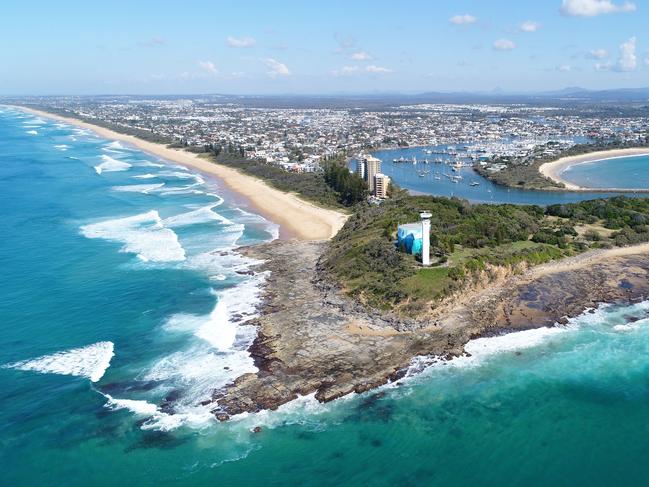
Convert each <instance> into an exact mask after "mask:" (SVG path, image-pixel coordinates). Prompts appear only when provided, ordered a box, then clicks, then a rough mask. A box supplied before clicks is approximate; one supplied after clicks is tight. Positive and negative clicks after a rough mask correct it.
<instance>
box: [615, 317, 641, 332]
mask: <svg viewBox="0 0 649 487" xmlns="http://www.w3.org/2000/svg"><path fill="white" fill-rule="evenodd" d="M648 323H649V318H645V319H643V320H638V321H634V322H633V323H627V324H623V325H615V326H613V330H615V331H633V330H637V329H639V328H641V327H643V326H646V325H647V324H648Z"/></svg>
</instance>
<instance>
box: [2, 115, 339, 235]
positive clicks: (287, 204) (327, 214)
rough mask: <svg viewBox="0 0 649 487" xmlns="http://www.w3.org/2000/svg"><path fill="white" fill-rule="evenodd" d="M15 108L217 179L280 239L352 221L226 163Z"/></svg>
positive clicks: (333, 228) (334, 230)
mask: <svg viewBox="0 0 649 487" xmlns="http://www.w3.org/2000/svg"><path fill="white" fill-rule="evenodd" d="M15 108H18V109H20V110H24V111H27V112H30V113H32V114H34V115H38V116H42V117H47V118H51V119H55V120H59V121H62V122H66V123H69V124H71V125H75V126H77V127H81V128H84V129H88V130H91V131H93V132H94V133H95V134H97V135H99V136H100V137H104V138H106V139H112V140H119V141H121V142H126V143H128V144H130V145H132V146H134V147H136V148H138V149H141V150H143V151H145V152H149V153H151V154H153V155H156V156H158V157H160V158H162V159H166V160H168V161H172V162H174V163H177V164H180V165H183V166H186V167H189V168H192V169H197V170H198V171H200V172H202V173H205V174H208V175H212V176H216V177H217V178H218V179H220V180H221V181H222V182H223V183H224V184H225V186H226V187H227V188H228V189H230V190H231V191H233V192H235V193H237V194H239V195H241V196H243V197H244V198H245V199H246V200H248V201H249V202H250V204H251V206H252V207H253V208H254V210H255V212H257V213H259V214H260V215H262V216H264V217H265V218H267V219H268V220H270V221H272V222H274V223H277V224H279V225H280V236H281V237H283V238H287V237H291V238H297V239H299V240H326V239H329V238H331V237H333V236H334V235H335V234H336V233H338V230H340V229H341V228H342V226H343V225H344V224H345V221H346V220H347V218H348V215H346V214H344V213H343V212H340V211H336V210H331V209H326V208H321V207H319V206H317V205H315V204H313V203H310V202H308V201H305V200H303V199H301V198H299V197H298V196H296V195H295V194H290V193H284V192H282V191H280V190H278V189H275V188H273V187H271V186H270V185H268V184H266V183H265V182H264V181H262V180H260V179H257V178H255V177H252V176H248V175H246V174H243V173H241V172H239V171H238V170H236V169H233V168H230V167H227V166H224V165H222V164H216V163H214V162H211V161H209V160H208V159H206V158H204V157H200V156H199V155H198V154H192V153H190V152H187V151H184V150H181V149H171V148H169V147H167V146H165V145H162V144H157V143H154V142H148V141H146V140H143V139H139V138H137V137H134V136H132V135H126V134H121V133H119V132H115V131H113V130H110V129H107V128H104V127H100V126H97V125H93V124H90V123H87V122H83V121H81V120H78V119H76V118H71V117H63V116H60V115H54V114H51V113H48V112H44V111H41V110H34V109H32V108H26V107H22V106H17V107H15Z"/></svg>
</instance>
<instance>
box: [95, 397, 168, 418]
mask: <svg viewBox="0 0 649 487" xmlns="http://www.w3.org/2000/svg"><path fill="white" fill-rule="evenodd" d="M103 395H104V396H105V397H106V399H108V402H107V403H106V407H108V408H111V409H128V410H129V411H131V412H133V413H135V414H137V415H139V416H152V415H154V414H156V413H158V406H156V405H155V404H151V403H150V402H147V401H142V400H134V399H115V398H114V397H112V396H111V395H110V394H103Z"/></svg>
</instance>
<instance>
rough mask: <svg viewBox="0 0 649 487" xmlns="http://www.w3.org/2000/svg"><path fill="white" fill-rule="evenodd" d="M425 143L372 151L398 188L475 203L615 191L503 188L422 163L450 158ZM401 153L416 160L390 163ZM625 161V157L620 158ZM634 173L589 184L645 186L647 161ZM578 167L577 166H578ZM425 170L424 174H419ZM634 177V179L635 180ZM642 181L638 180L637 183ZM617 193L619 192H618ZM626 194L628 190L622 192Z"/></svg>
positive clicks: (563, 199) (545, 200)
mask: <svg viewBox="0 0 649 487" xmlns="http://www.w3.org/2000/svg"><path fill="white" fill-rule="evenodd" d="M426 149H427V148H425V147H413V148H405V149H390V150H382V151H377V152H376V153H374V154H373V155H374V156H376V157H378V158H379V159H381V161H382V164H381V171H382V172H383V173H385V174H387V175H388V176H390V178H392V179H393V180H394V181H395V182H396V183H397V184H398V185H399V186H401V187H402V188H406V189H410V190H413V191H414V192H417V193H422V194H433V195H436V196H457V197H458V198H464V199H467V200H469V201H472V202H476V203H514V204H533V205H551V204H556V203H570V202H575V201H583V200H590V199H594V198H603V197H607V196H614V195H616V193H601V192H586V191H584V192H561V191H529V190H521V189H514V188H506V187H503V186H499V185H497V184H494V183H492V182H491V181H489V180H488V179H486V178H483V177H482V176H480V175H479V174H477V173H476V172H475V171H474V170H473V169H472V168H471V167H464V168H461V169H460V170H459V171H458V172H454V171H452V169H451V167H450V166H449V165H447V164H433V163H431V164H423V163H422V161H424V160H425V159H426V158H428V159H429V160H433V159H435V158H438V157H441V158H445V159H450V158H449V156H446V155H444V156H438V155H428V154H426V153H425V152H424V150H426ZM433 149H446V146H439V147H433ZM400 157H403V158H405V159H412V158H413V157H416V158H417V160H418V164H416V165H413V164H408V163H394V162H393V160H394V159H399V158H400ZM624 164H625V165H626V164H627V161H626V160H625V161H624ZM633 165H634V167H635V168H636V169H635V171H634V172H635V173H639V174H641V175H642V178H644V179H642V178H640V179H638V178H637V177H636V176H634V172H631V173H629V174H626V175H624V176H623V175H622V174H619V171H618V177H617V179H615V181H616V182H619V184H615V185H611V184H602V185H593V187H600V188H605V187H609V188H611V187H616V188H617V187H619V188H638V187H649V164H645V165H644V166H643V165H642V164H641V163H640V161H634V162H633ZM579 168H580V169H579V170H580V171H581V170H582V169H581V166H579ZM424 171H429V172H428V174H423V172H424ZM614 172H615V171H614V170H612V171H609V170H608V169H606V170H605V172H604V173H602V176H601V180H602V181H605V180H606V179H607V178H609V176H610V175H609V173H614ZM591 174H599V168H598V167H595V166H594V165H593V168H592V172H591ZM450 175H453V176H457V175H459V176H462V179H461V180H459V181H458V182H457V183H454V182H453V181H452V180H451V179H450V178H449V177H448V176H450ZM564 176H565V177H566V179H567V180H569V181H571V182H577V181H573V175H572V174H570V173H564ZM636 179H637V181H636ZM638 181H642V183H641V184H640V183H638ZM471 183H478V185H477V186H471ZM618 194H619V193H618ZM625 194H627V195H628V196H630V194H629V193H625Z"/></svg>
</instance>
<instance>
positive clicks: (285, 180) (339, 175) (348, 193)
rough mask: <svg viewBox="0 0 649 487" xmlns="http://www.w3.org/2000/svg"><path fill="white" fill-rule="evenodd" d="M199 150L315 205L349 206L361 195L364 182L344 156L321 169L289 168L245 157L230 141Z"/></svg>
mask: <svg viewBox="0 0 649 487" xmlns="http://www.w3.org/2000/svg"><path fill="white" fill-rule="evenodd" d="M203 152H205V153H206V155H209V156H210V157H212V158H213V160H214V161H215V162H217V163H219V164H223V165H225V166H229V167H233V168H235V169H238V170H239V171H241V172H244V173H246V174H249V175H250V176H254V177H256V178H259V179H263V180H264V181H266V182H267V183H268V184H270V185H271V186H273V187H275V188H277V189H279V190H281V191H286V192H289V193H297V194H298V195H300V196H301V197H303V198H305V199H307V200H309V201H312V202H314V203H316V204H318V205H322V206H328V207H332V208H341V207H349V206H353V205H354V204H356V203H357V202H359V201H362V200H364V199H365V196H366V195H367V189H366V186H365V182H364V181H363V180H362V179H360V178H359V177H358V176H357V175H355V174H351V173H350V172H349V170H348V169H347V166H346V164H345V158H344V157H335V158H332V159H330V160H327V161H324V162H323V163H322V165H323V167H324V173H319V172H301V173H298V172H291V171H286V170H285V169H283V168H281V167H279V166H275V165H273V164H269V163H267V162H262V161H257V160H254V159H246V158H245V156H244V155H245V150H244V148H242V147H235V146H233V145H230V146H226V147H222V146H205V147H204V148H203Z"/></svg>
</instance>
